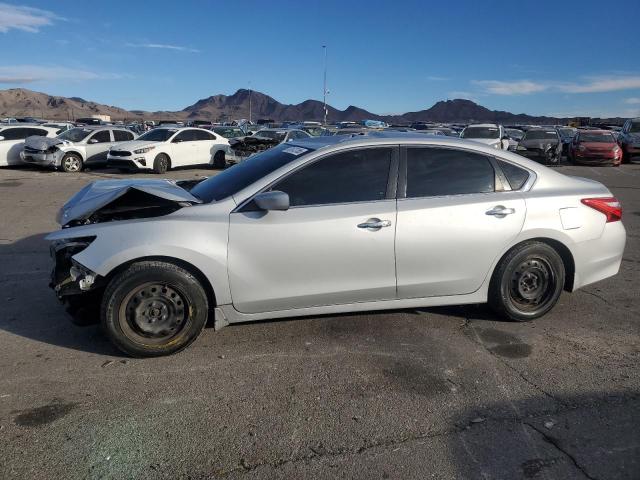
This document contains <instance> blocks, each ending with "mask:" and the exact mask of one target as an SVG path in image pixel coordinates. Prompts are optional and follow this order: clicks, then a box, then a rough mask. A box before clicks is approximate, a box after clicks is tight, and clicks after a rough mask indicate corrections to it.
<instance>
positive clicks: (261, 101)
mask: <svg viewBox="0 0 640 480" xmlns="http://www.w3.org/2000/svg"><path fill="white" fill-rule="evenodd" d="M249 98H251V102H250V101H249ZM249 103H251V117H252V119H254V120H257V119H259V118H269V119H273V120H275V121H285V120H291V121H297V120H322V118H323V115H324V114H323V105H322V102H320V101H318V100H305V101H304V102H302V103H298V104H296V105H291V104H289V105H287V104H283V103H280V102H278V101H277V100H275V99H274V98H272V97H270V96H269V95H265V94H264V93H260V92H256V91H251V92H250V91H249V90H247V89H240V90H238V91H237V92H236V93H234V94H233V95H213V96H211V97H208V98H203V99H201V100H198V101H197V102H196V103H194V104H193V105H190V106H188V107H186V108H185V109H183V110H180V111H177V112H172V111H158V112H147V111H142V110H130V111H129V110H125V109H123V108H119V107H115V106H110V105H102V104H99V103H95V102H91V101H87V100H85V99H83V98H80V97H70V98H67V97H59V96H52V95H47V94H46V93H40V92H34V91H32V90H27V89H24V88H12V89H7V90H0V117H24V116H33V117H41V118H46V119H51V120H73V119H75V118H79V117H86V116H90V115H109V116H110V117H111V119H112V120H128V121H132V120H141V119H147V120H196V119H202V120H211V121H220V120H234V119H241V118H249ZM327 110H328V116H327V118H328V120H329V121H330V122H340V121H358V120H365V119H372V120H384V121H387V122H389V123H400V124H407V123H411V122H415V121H426V122H449V123H451V122H461V123H467V122H495V123H507V124H510V123H531V124H543V123H547V124H548V123H557V122H563V121H566V120H568V119H562V118H554V117H536V116H532V115H526V114H524V113H519V114H514V113H509V112H503V111H500V110H489V109H488V108H485V107H483V106H481V105H478V104H477V103H475V102H472V101H471V100H462V99H456V100H446V101H440V102H437V103H436V104H435V105H433V106H432V107H430V108H428V109H426V110H419V111H416V112H408V113H404V114H401V115H377V114H375V113H371V112H368V111H367V110H364V109H362V108H359V107H355V106H349V107H348V108H346V109H345V110H338V109H336V108H333V107H331V106H329V105H327ZM606 121H609V122H610V123H620V122H621V119H606Z"/></svg>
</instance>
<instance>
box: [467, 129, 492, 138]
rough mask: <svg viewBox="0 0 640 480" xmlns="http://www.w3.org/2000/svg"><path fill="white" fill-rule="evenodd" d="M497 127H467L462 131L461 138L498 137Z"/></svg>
mask: <svg viewBox="0 0 640 480" xmlns="http://www.w3.org/2000/svg"><path fill="white" fill-rule="evenodd" d="M499 135H500V129H498V127H467V128H465V129H464V132H462V138H498V137H499Z"/></svg>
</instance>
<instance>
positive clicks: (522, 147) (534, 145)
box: [516, 128, 562, 165]
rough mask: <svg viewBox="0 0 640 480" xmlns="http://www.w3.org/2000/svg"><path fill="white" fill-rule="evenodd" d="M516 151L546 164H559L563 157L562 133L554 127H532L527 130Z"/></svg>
mask: <svg viewBox="0 0 640 480" xmlns="http://www.w3.org/2000/svg"><path fill="white" fill-rule="evenodd" d="M516 152H517V153H519V154H520V155H522V156H523V157H527V158H530V159H531V160H535V161H537V162H540V163H543V164H546V165H557V164H558V163H559V162H560V158H561V157H562V142H561V141H560V135H559V134H558V132H557V131H556V130H555V129H554V128H532V129H530V130H527V131H526V132H525V134H524V136H523V137H522V140H520V142H519V143H518V146H517V148H516Z"/></svg>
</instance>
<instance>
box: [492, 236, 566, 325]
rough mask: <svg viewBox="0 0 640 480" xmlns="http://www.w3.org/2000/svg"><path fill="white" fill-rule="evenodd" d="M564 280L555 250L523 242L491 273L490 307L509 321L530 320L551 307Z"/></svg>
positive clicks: (546, 246)
mask: <svg viewBox="0 0 640 480" xmlns="http://www.w3.org/2000/svg"><path fill="white" fill-rule="evenodd" d="M564 280H565V268H564V263H563V262H562V258H561V257H560V255H559V254H558V252H557V251H556V250H554V249H553V248H552V247H551V246H549V245H547V244H546V243H542V242H536V241H530V242H525V243H522V244H520V245H517V246H516V247H514V248H513V249H511V250H510V251H509V252H507V254H506V255H505V256H504V257H503V258H502V260H500V263H499V264H498V266H497V267H496V270H495V271H494V272H493V276H492V277H491V283H490V286H489V298H488V301H489V305H490V306H491V307H492V308H493V309H494V310H495V311H496V312H497V313H498V314H500V315H501V316H503V317H505V318H507V319H509V320H512V321H516V322H526V321H529V320H533V319H535V318H539V317H541V316H543V315H544V314H546V313H547V312H549V310H551V309H552V308H553V307H554V305H555V304H556V303H557V301H558V299H559V298H560V294H561V293H562V289H563V287H564Z"/></svg>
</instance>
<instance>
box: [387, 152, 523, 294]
mask: <svg viewBox="0 0 640 480" xmlns="http://www.w3.org/2000/svg"><path fill="white" fill-rule="evenodd" d="M495 165H496V163H495V161H494V160H493V159H492V158H490V157H488V156H485V155H483V154H480V153H476V152H473V151H470V150H464V149H454V148H444V147H407V148H402V149H401V163H400V172H401V174H400V179H401V180H400V182H399V186H398V188H399V192H398V225H397V233H396V262H397V276H398V297H399V298H416V297H430V296H442V295H461V294H466V293H471V292H474V291H475V290H477V289H478V288H479V287H480V285H481V284H482V282H483V280H484V279H485V277H486V275H487V274H488V272H489V269H490V267H491V265H492V263H493V261H494V259H495V258H496V256H497V255H498V254H499V253H500V252H502V250H503V249H504V248H505V247H506V246H507V245H508V244H509V243H510V242H511V241H512V240H513V239H514V238H515V237H516V235H518V233H519V232H520V230H521V229H522V225H523V223H524V219H525V202H524V199H523V198H522V195H521V194H520V193H519V192H517V191H508V190H506V189H509V188H510V187H509V186H508V183H506V181H505V182H503V181H502V180H501V176H499V175H498V174H497V173H496V167H495Z"/></svg>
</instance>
